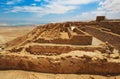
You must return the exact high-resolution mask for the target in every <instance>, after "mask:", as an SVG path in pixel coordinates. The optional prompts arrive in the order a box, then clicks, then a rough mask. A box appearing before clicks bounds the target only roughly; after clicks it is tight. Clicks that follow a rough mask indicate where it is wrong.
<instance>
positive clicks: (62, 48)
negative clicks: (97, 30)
mask: <svg viewBox="0 0 120 79" xmlns="http://www.w3.org/2000/svg"><path fill="white" fill-rule="evenodd" d="M25 50H26V51H27V52H30V53H31V54H35V55H36V54H38V55H40V54H46V55H47V54H62V53H68V52H70V51H74V50H82V51H95V50H99V51H101V52H103V51H104V50H105V49H104V48H103V47H101V46H97V47H94V46H77V47H75V46H69V45H68V46H67V45H56V46H55V45H52V46H51V45H44V44H43V45H32V46H29V47H28V48H26V49H25Z"/></svg>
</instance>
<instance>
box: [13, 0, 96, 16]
mask: <svg viewBox="0 0 120 79" xmlns="http://www.w3.org/2000/svg"><path fill="white" fill-rule="evenodd" d="M35 1H40V0H35ZM44 1H46V2H47V3H48V4H44V5H42V6H34V7H33V6H22V7H21V6H16V7H14V8H13V10H12V12H37V13H39V14H40V15H41V16H43V15H47V14H64V13H67V12H69V11H71V10H74V9H76V8H77V7H78V5H81V4H88V3H91V2H95V1H98V0H44Z"/></svg>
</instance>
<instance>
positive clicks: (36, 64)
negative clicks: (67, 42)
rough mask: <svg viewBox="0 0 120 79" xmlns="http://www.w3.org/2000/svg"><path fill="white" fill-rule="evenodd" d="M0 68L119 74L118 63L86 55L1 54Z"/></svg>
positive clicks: (119, 66) (119, 64)
mask: <svg viewBox="0 0 120 79" xmlns="http://www.w3.org/2000/svg"><path fill="white" fill-rule="evenodd" d="M0 69H1V70H2V69H3V70H4V69H5V70H8V69H17V70H27V71H36V72H42V73H62V74H68V73H69V74H75V73H82V74H103V75H108V74H112V75H113V74H120V63H116V62H108V61H104V60H102V59H101V60H99V61H94V60H92V58H90V57H87V56H82V57H77V58H73V57H72V56H67V57H60V58H58V57H57V58H51V57H42V56H41V57H40V56H31V55H29V56H27V55H26V56H21V55H9V54H7V55H1V54H0Z"/></svg>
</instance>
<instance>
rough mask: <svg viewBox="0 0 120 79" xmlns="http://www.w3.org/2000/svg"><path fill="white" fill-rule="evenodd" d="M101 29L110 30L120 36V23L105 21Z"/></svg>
mask: <svg viewBox="0 0 120 79" xmlns="http://www.w3.org/2000/svg"><path fill="white" fill-rule="evenodd" d="M99 25H100V27H104V28H107V29H110V30H111V31H112V32H113V33H117V34H120V22H114V21H113V22H109V21H103V22H100V23H99Z"/></svg>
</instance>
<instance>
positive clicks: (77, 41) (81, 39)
mask: <svg viewBox="0 0 120 79" xmlns="http://www.w3.org/2000/svg"><path fill="white" fill-rule="evenodd" d="M67 29H68V35H69V37H70V43H71V44H73V45H91V43H92V36H90V35H89V34H88V33H86V32H83V31H82V30H80V29H78V28H77V27H76V28H75V33H76V34H74V32H73V31H72V30H70V28H67Z"/></svg>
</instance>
